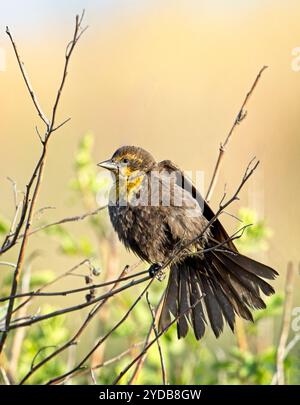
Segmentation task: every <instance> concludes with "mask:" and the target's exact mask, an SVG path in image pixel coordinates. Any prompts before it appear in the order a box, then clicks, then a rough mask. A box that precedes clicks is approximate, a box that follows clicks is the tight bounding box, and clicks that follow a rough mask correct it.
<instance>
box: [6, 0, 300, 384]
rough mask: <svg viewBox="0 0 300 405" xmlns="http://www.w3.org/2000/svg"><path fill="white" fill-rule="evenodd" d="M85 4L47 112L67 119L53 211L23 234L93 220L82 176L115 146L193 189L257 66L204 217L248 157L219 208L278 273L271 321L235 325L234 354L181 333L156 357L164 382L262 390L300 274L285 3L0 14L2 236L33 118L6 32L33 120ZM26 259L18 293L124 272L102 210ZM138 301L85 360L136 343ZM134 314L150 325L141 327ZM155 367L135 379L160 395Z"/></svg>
mask: <svg viewBox="0 0 300 405" xmlns="http://www.w3.org/2000/svg"><path fill="white" fill-rule="evenodd" d="M83 8H85V10H86V15H85V22H86V24H87V25H89V29H88V30H87V32H86V33H85V34H84V35H83V37H82V38H81V40H80V43H79V45H78V47H77V48H76V49H75V53H74V56H73V59H72V61H71V66H70V69H69V75H68V80H67V84H66V87H65V89H64V94H63V98H62V103H61V107H60V110H59V119H61V120H63V119H65V118H67V117H72V119H71V121H70V122H69V123H68V124H67V125H65V126H64V127H63V128H62V129H61V130H59V131H57V132H56V133H55V135H54V136H53V138H52V141H51V145H50V147H49V154H48V160H47V165H46V170H45V176H44V179H43V185H42V189H41V193H40V198H39V201H38V206H37V208H38V209H40V208H43V207H53V209H48V210H46V211H43V212H42V213H40V214H38V215H37V216H36V217H35V225H36V226H38V225H40V224H44V223H49V222H52V221H54V220H56V219H60V218H63V217H66V216H71V215H76V214H80V213H83V212H85V211H87V210H90V209H94V208H96V207H97V204H96V199H95V195H96V194H97V193H98V192H100V193H101V192H102V191H103V190H102V188H103V187H104V185H103V184H102V183H101V181H99V178H98V177H97V172H98V170H97V169H96V167H95V164H96V163H97V162H99V161H101V160H104V159H106V158H108V157H110V156H111V154H112V153H113V152H114V150H115V149H116V148H117V147H119V146H121V145H124V144H134V145H139V146H142V147H144V148H145V149H147V150H149V151H151V152H152V154H153V155H154V156H155V157H156V158H157V159H158V160H163V159H171V160H173V161H174V162H176V163H177V164H178V165H179V166H180V167H182V168H183V169H185V170H192V171H195V170H202V171H203V172H204V189H207V187H208V184H209V179H210V177H211V175H212V171H213V168H214V165H215V162H216V158H217V155H218V148H219V144H220V142H221V141H223V140H224V139H225V137H226V135H227V133H228V130H229V128H230V127H231V125H232V123H233V120H234V118H235V116H236V114H237V112H238V111H239V108H240V106H241V103H242V101H243V99H244V97H245V95H246V93H247V91H248V90H249V88H250V87H251V84H252V82H253V81H254V79H255V77H256V75H257V73H258V71H259V69H260V68H261V67H262V66H263V65H268V69H267V70H266V71H265V72H264V74H263V76H262V78H261V80H260V82H259V85H258V87H257V89H256V90H255V92H254V94H253V96H252V98H251V100H250V103H249V105H248V108H247V110H248V115H247V117H246V119H245V120H244V121H243V122H242V124H241V125H240V126H239V127H238V128H237V130H236V132H235V133H234V135H233V137H232V140H231V143H230V145H229V147H228V149H227V152H226V154H225V157H224V160H223V166H222V171H221V175H220V177H219V181H218V184H217V187H216V190H215V192H214V195H213V198H212V201H211V205H212V207H213V208H216V207H217V206H218V203H219V201H220V198H221V197H222V195H223V190H224V184H225V183H226V184H227V192H228V195H229V194H230V192H232V191H234V190H235V188H236V186H237V185H238V184H239V181H240V179H241V176H242V174H243V172H244V170H245V167H246V166H247V164H248V162H249V160H250V159H251V158H253V157H254V156H256V157H257V158H258V159H259V160H260V161H261V164H260V166H259V168H258V170H257V171H256V173H255V174H254V176H253V177H252V178H251V179H250V181H249V183H248V184H247V185H246V187H245V188H244V190H243V192H242V193H241V200H240V201H239V202H237V203H236V204H235V205H234V206H231V209H230V212H232V213H233V214H235V215H239V216H240V217H241V218H242V219H245V220H248V219H250V220H251V221H252V222H255V227H256V228H255V227H254V230H253V232H248V233H247V234H246V235H245V238H244V240H242V241H239V243H240V248H241V250H243V251H244V252H245V253H247V254H249V255H251V256H252V257H254V258H256V259H258V260H262V261H264V262H265V263H267V264H269V265H270V266H272V267H274V268H275V269H277V270H278V272H279V273H280V277H279V278H278V280H276V282H275V283H274V285H275V287H276V289H277V291H278V295H277V296H276V297H275V298H274V299H273V301H272V302H271V304H270V307H269V308H271V309H270V312H269V313H264V314H262V315H257V316H258V317H260V320H259V321H258V322H257V324H256V326H255V327H254V326H253V325H251V326H249V325H248V326H245V327H244V329H243V331H244V332H245V333H246V340H247V342H246V343H245V342H244V343H245V344H246V346H243V344H242V345H241V342H240V341H237V340H236V338H235V337H234V336H233V335H232V334H231V333H230V332H229V331H228V330H226V333H225V334H224V335H223V336H222V337H221V338H220V339H219V340H218V341H216V340H215V339H214V338H213V337H212V336H211V334H210V333H208V334H207V336H206V338H205V339H204V340H203V341H201V342H200V343H199V342H198V343H196V342H195V340H194V339H193V337H192V336H189V338H188V340H187V341H185V342H182V341H180V342H177V341H176V337H175V335H176V333H175V331H174V330H172V331H170V332H168V334H167V336H166V337H164V340H163V347H164V345H165V351H166V362H167V365H168V366H169V367H168V368H169V369H170V371H169V373H170V374H169V376H168V380H169V382H170V383H196V384H205V383H214V384H221V383H254V384H256V383H257V384H269V383H270V381H271V379H272V375H273V374H274V370H275V360H274V359H275V353H276V350H275V349H276V345H277V342H278V331H279V328H280V314H281V312H282V299H283V298H282V295H281V292H282V291H283V287H284V280H285V275H286V267H287V263H288V261H292V262H294V264H295V266H297V265H298V262H299V231H298V228H299V225H300V213H299V203H300V188H299V171H300V159H299V149H300V137H299V128H300V124H299V116H300V115H299V113H300V103H299V99H300V71H298V69H297V64H296V63H295V54H293V52H295V51H293V50H294V49H295V48H297V47H300V29H299V17H298V16H299V12H300V4H299V1H297V0H288V1H279V0H272V1H270V0H263V1H257V0H252V1H250V0H249V1H234V0H230V1H229V0H227V1H225V0H213V1H202V0H201V1H198V0H182V1H180V0H177V1H175V0H173V1H171V0H165V1H164V2H161V1H158V0H151V1H150V0H139V1H137V0H135V1H133V0H126V1H122V0H94V1H91V0H74V1H72V2H69V1H66V0H60V1H56V0H55V1H53V0H52V1H50V0H43V1H37V0H27V1H26V2H23V1H21V0H18V1H17V0H11V1H10V2H5V3H3V2H2V3H1V6H0V27H1V32H0V49H1V52H0V58H1V59H2V60H1V63H0V88H1V91H0V105H1V112H0V140H1V149H0V173H1V176H0V225H1V226H0V230H1V229H2V233H3V234H5V229H6V227H7V224H8V223H9V221H10V219H11V218H12V217H13V214H14V201H13V193H12V187H11V184H10V182H9V181H8V180H7V176H9V177H11V178H12V179H14V180H15V181H16V182H17V186H18V189H19V190H24V188H25V185H26V181H28V178H29V176H30V174H31V173H32V170H33V167H34V164H35V162H36V159H37V157H38V154H39V151H40V144H39V140H38V137H37V135H36V133H35V126H36V125H38V126H40V122H39V120H38V117H37V115H36V113H35V111H34V109H33V106H32V101H31V99H30V97H29V95H28V93H27V91H26V89H25V86H24V82H23V80H22V77H21V75H20V72H19V69H18V66H17V63H16V60H15V57H14V54H13V51H12V48H11V45H10V43H9V40H8V37H7V36H6V34H5V26H6V25H8V26H9V28H10V30H11V32H12V33H13V35H14V38H15V40H16V42H17V46H18V49H19V51H20V54H21V56H22V59H23V61H24V62H25V66H26V70H27V72H28V74H29V75H30V78H31V82H32V85H33V87H34V89H35V91H36V93H37V94H38V97H39V100H40V102H41V105H42V106H43V109H44V110H45V111H46V112H49V111H50V110H51V106H52V104H53V99H54V97H55V92H56V90H57V87H58V83H59V80H60V77H61V70H62V67H63V62H64V52H65V46H66V44H67V43H68V42H69V40H70V38H71V35H72V32H73V31H72V30H73V23H74V16H75V14H76V13H79V12H80V11H81V10H82V9H83ZM54 207H55V209H54ZM223 220H224V223H225V224H226V226H227V227H228V229H229V230H230V231H234V230H236V228H237V223H236V221H234V220H233V219H232V218H231V217H229V216H226V217H225V216H224V219H223ZM0 236H1V235H0ZM16 253H17V249H14V250H12V251H10V252H9V253H8V254H7V256H6V258H5V260H7V261H15V260H16ZM32 253H34V260H29V261H30V263H29V264H28V266H30V271H31V274H32V280H33V281H32V282H34V277H35V276H36V277H37V276H38V275H45V279H43V282H45V280H48V279H49V278H50V279H51V277H55V276H57V275H58V274H61V273H63V272H65V271H66V270H67V269H68V268H70V267H72V266H73V265H75V264H76V263H78V262H79V261H80V260H81V259H82V258H86V257H89V256H92V257H93V258H94V259H93V260H95V263H96V264H95V266H97V267H99V268H100V269H101V270H102V276H101V275H100V276H99V277H100V278H99V279H101V277H102V279H103V277H109V278H112V275H116V274H118V272H119V271H120V270H121V268H122V266H124V265H125V264H132V263H135V262H136V258H135V257H134V256H133V255H131V254H128V253H126V252H125V251H124V248H123V247H122V246H121V245H120V244H119V243H118V242H117V241H116V240H115V238H114V236H113V234H112V233H111V228H110V225H109V223H108V221H107V216H106V213H105V212H104V213H101V215H99V217H98V218H96V220H94V221H86V222H80V223H73V224H70V225H68V226H65V227H63V228H59V229H57V228H55V229H54V230H53V231H52V232H47V233H43V234H39V236H32V238H31V239H30V245H29V247H28V253H27V256H30V254H32ZM141 268H143V267H141ZM10 271H11V269H7V268H5V269H4V268H3V269H2V271H1V277H2V279H3V282H2V286H3V291H4V292H3V293H5V292H7V291H8V290H7V289H6V288H7V287H6V282H7V283H8V282H9V273H10ZM5 280H6V281H5ZM7 280H8V281H7ZM295 280H296V281H295V296H294V306H297V305H299V304H300V299H299V294H298V291H299V287H300V277H299V273H297V275H296V279H295ZM35 282H36V283H37V284H36V285H38V283H42V281H40V280H36V281H35ZM71 282H72V284H71V285H72V286H73V285H74V287H75V286H78V285H82V280H81V279H80V278H76V277H74V278H72V279H71V280H63V281H62V282H61V284H60V287H61V288H63V287H65V288H67V287H70V283H71ZM32 285H33V284H32ZM164 285H165V284H164ZM163 287H164V286H163V285H161V284H160V283H157V285H156V286H154V288H153V291H152V292H151V293H150V297H151V294H152V300H153V304H155V303H156V302H157V299H158V298H159V294H160V293H161V291H162V290H163ZM137 291H139V289H138V288H137ZM76 299H77V300H78V296H77V298H75V297H74V296H73V297H71V298H69V297H64V298H59V299H57V298H56V299H55V300H47V301H42V300H39V303H36V304H34V303H33V304H32V307H31V308H30V309H31V310H32V311H33V310H34V308H35V305H36V307H39V306H42V310H44V309H43V308H44V306H45V304H46V303H47V305H51V306H52V307H59V306H60V305H66V303H67V304H73V303H74V302H76V301H74V300H76ZM131 300H132V292H131V293H129V294H128V295H126V294H124V296H123V297H121V298H117V299H115V301H111V305H112V306H113V308H112V309H110V311H112V313H111V314H109V315H108V314H106V315H105V314H104V315H102V318H101V317H100V318H99V322H98V323H97V322H95V323H94V325H93V327H92V329H91V332H90V333H89V334H88V335H87V337H86V342H87V343H85V344H84V345H83V347H78V348H77V349H76V353H75V352H74V353H73V352H72V353H71V354H70V353H69V354H68V356H66V358H64V357H62V359H60V360H57V363H53V364H54V365H53V367H52V368H47V367H46V368H44V369H41V370H40V371H39V372H38V373H37V374H36V376H37V377H34V378H36V379H34V378H33V379H32V382H36V383H41V382H43V381H45V379H46V378H48V377H49V378H50V377H51V376H52V375H55V373H56V374H57V373H59V370H64V369H65V368H66V367H68V366H69V365H70V362H71V363H72V361H73V362H74V361H75V360H74V359H76V358H80V354H82V353H85V350H84V349H86V348H87V347H88V345H89V344H90V345H92V344H93V342H94V341H95V339H96V337H97V336H98V335H99V334H101V333H103V329H105V328H108V326H107V325H106V324H107V323H108V322H110V321H111V320H112V319H117V316H118V314H119V311H121V310H122V311H124V310H126V308H127V307H128V305H129V303H130V302H131ZM41 302H42V303H41ZM114 305H115V307H114ZM143 305H144V304H143ZM143 305H141V307H140V308H141V309H139V310H137V311H136V313H135V316H134V317H133V319H130V320H129V321H128V324H127V326H124V327H122V328H121V329H120V332H117V333H116V335H115V337H114V338H113V340H112V342H113V343H112V345H110V346H109V348H108V349H107V348H103V350H102V352H101V353H98V357H99V358H96V359H93V361H95V362H97V361H100V362H101V359H103V358H109V357H112V356H113V354H116V353H119V352H122V350H125V349H126V347H127V346H128V345H127V346H126V343H128V342H130V341H131V342H132V339H133V337H134V341H139V340H141V339H143V337H144V336H145V334H146V333H147V328H148V327H149V322H150V319H151V316H150V314H149V313H148V312H147V311H148V310H147V305H146V304H145V305H144V306H143ZM3 310H4V309H3ZM45 310H47V309H45ZM145 312H147V317H148V319H149V322H148V323H147V324H145V325H144V316H145V315H144V313H145ZM261 312H262V313H263V312H264V311H261ZM83 316H84V315H83V314H80V315H78V318H77V319H74V317H73V318H72V317H66V318H65V319H64V320H63V321H62V322H61V324H59V325H56V328H57V330H59V331H60V332H61V334H60V337H61V338H62V341H63V338H64V337H65V336H66V335H68V333H70V330H72V329H73V328H76V325H77V327H78V326H79V324H78V323H77V322H78V320H80V319H84V318H83ZM80 317H81V318H80ZM108 319H109V321H108ZM46 327H48V328H50V329H49V330H52V333H53V334H54V335H55V336H52V340H55V341H56V340H57V339H58V341H57V342H56V343H55V344H60V343H61V341H60V340H59V339H60V338H59V337H58V334H57V333H55V330H56V329H55V328H53V325H51V324H50V325H48V326H47V325H46V326H45V328H46ZM41 328H42V324H41V326H39V327H37V328H36V330H33V331H32V332H30V333H31V334H32V336H31V335H30V334H29V335H27V336H25V337H24V339H25V340H24V342H25V343H24V345H23V349H22V350H23V351H22V350H21V351H20V354H19V356H18V358H17V361H16V370H14V372H15V375H16V378H19V377H21V376H22V375H23V374H24V373H25V372H26V370H27V369H28V367H29V366H30V359H31V360H32V357H33V356H34V354H35V353H36V352H37V351H38V350H39V349H40V347H42V346H46V345H49V344H52V343H51V342H49V340H51V339H50V337H49V336H48V335H47V333H46V332H45V330H43V329H41ZM34 333H36V335H34ZM39 334H44V335H45V336H48V338H46V337H45V336H44V335H43V336H44V340H45V341H44V340H42V338H41V336H40V335H39ZM292 334H293V331H291V336H292ZM26 339H27V340H26ZM38 341H39V343H38ZM11 344H12V343H11ZM191 347H192V350H191V349H190V348H191ZM49 350H51V349H49ZM135 350H137V349H135ZM190 352H192V354H193V355H192V356H190V357H189V358H188V361H186V362H185V363H186V364H184V362H183V361H182V359H183V358H186V357H187V356H188V355H189V353H190ZM195 352H196V353H198V355H197V356H195V355H194V353H195ZM291 353H292V355H293V356H294V357H293V356H291V358H290V359H289V361H288V363H287V367H290V368H289V369H288V373H287V376H288V377H287V378H288V382H290V383H299V381H300V368H299V367H300V365H299V363H297V361H296V358H297V356H298V355H299V353H298V352H297V348H295V349H294V350H293V351H292V352H291ZM42 355H44V354H41V356H42ZM131 355H132V353H129V355H128V356H127V357H126V356H125V357H124V358H123V359H122V360H121V361H120V362H118V364H116V365H113V366H111V368H108V369H105V370H104V369H102V370H103V371H102V372H97V373H98V374H97V381H98V383H105V382H106V383H109V382H110V380H111V379H112V378H111V375H112V374H116V373H117V372H118V371H119V370H121V369H122V365H123V366H124V365H125V364H127V362H128V360H129V358H130V356H131ZM298 357H299V356H298ZM99 359H100V360H99ZM28 362H29V363H28ZM172 365H174V367H171V366H172ZM55 367H56V368H55ZM159 367H160V366H159V358H158V354H157V349H156V348H155V347H154V348H153V349H151V352H150V355H149V358H148V360H147V361H146V363H145V366H144V370H143V371H142V372H141V373H140V375H139V380H138V381H139V382H141V383H149V382H152V383H160V381H161V376H160V368H159ZM241 367H244V369H243V371H241ZM204 370H205V373H204ZM43 373H44V374H43ZM47 373H48V374H47ZM241 373H242V375H240V374H241ZM80 378H82V379H81V380H80ZM76 381H77V382H83V383H90V380H89V378H88V377H78V380H76V379H74V381H73V383H76ZM124 382H126V381H124Z"/></svg>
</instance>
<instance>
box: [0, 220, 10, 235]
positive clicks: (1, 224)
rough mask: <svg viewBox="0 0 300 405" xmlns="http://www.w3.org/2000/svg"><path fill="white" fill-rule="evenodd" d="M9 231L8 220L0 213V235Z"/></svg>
mask: <svg viewBox="0 0 300 405" xmlns="http://www.w3.org/2000/svg"><path fill="white" fill-rule="evenodd" d="M7 232H9V225H8V221H7V220H6V219H5V218H3V217H2V216H1V215H0V235H4V234H7Z"/></svg>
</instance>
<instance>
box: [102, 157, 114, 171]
mask: <svg viewBox="0 0 300 405" xmlns="http://www.w3.org/2000/svg"><path fill="white" fill-rule="evenodd" d="M97 166H100V167H103V169H107V170H111V171H113V170H117V169H118V166H117V164H116V163H115V162H113V161H112V160H110V159H109V160H104V161H103V162H100V163H98V164H97Z"/></svg>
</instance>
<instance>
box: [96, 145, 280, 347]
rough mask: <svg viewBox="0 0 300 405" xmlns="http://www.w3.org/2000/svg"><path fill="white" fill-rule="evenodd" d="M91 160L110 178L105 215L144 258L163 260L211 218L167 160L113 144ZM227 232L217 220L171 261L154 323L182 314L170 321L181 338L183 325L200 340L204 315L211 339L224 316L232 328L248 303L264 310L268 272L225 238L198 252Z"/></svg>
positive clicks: (165, 322) (268, 292)
mask: <svg viewBox="0 0 300 405" xmlns="http://www.w3.org/2000/svg"><path fill="white" fill-rule="evenodd" d="M99 166H101V167H104V168H107V169H109V170H111V171H112V172H113V173H114V174H115V177H116V179H115V180H116V181H115V185H114V186H113V187H112V190H111V193H110V204H109V215H110V219H111V222H112V225H113V227H114V229H115V231H116V232H117V234H118V236H119V239H120V240H121V241H122V242H123V244H124V245H125V246H126V248H128V249H131V250H132V251H133V252H134V253H135V254H136V255H137V256H139V257H140V258H141V259H143V260H145V261H147V262H148V263H151V264H162V263H164V262H165V261H166V260H168V259H169V258H170V257H171V256H172V255H173V253H174V249H176V248H178V246H180V244H186V242H188V241H190V240H193V239H194V238H195V237H197V236H198V235H199V234H201V233H203V230H204V229H205V227H206V225H207V223H208V221H209V220H210V219H211V218H212V217H213V216H214V213H213V211H212V210H211V209H210V208H209V206H208V205H207V204H206V202H205V201H204V200H203V198H202V197H201V195H200V193H199V192H198V191H197V190H196V189H195V187H194V186H193V185H192V184H191V183H190V182H189V181H188V179H186V178H185V177H184V175H183V173H182V171H181V170H180V169H179V168H178V167H176V166H175V165H174V164H173V163H172V162H171V161H169V160H165V161H162V162H159V163H157V162H156V161H155V160H154V158H153V157H152V156H151V154H150V153H148V152H147V151H145V150H144V149H142V148H139V147H135V146H124V147H121V148H119V149H118V150H117V151H116V152H115V153H114V155H113V156H112V158H111V159H110V160H108V161H105V162H102V163H100V164H99ZM170 176H171V177H170ZM150 179H151V180H150ZM168 196H169V197H168ZM178 197H180V198H179V200H180V204H178ZM168 198H169V199H168ZM153 201H154V204H153ZM157 201H158V202H159V204H157ZM165 202H167V203H165ZM228 238H229V237H228V234H227V233H226V231H225V229H224V228H223V226H222V224H221V223H220V221H219V220H218V219H217V220H216V221H215V222H214V223H213V225H212V226H211V227H210V229H209V230H206V231H205V232H204V234H203V236H202V237H201V238H200V239H198V240H197V242H196V243H194V244H193V245H192V246H191V247H190V248H189V249H185V250H184V251H183V252H182V254H181V255H180V257H178V258H177V260H175V261H173V262H172V264H171V266H170V275H169V280H168V285H167V290H166V294H165V298H164V303H163V308H162V312H161V316H160V321H159V327H160V329H163V328H164V327H165V326H167V325H168V324H169V323H170V321H171V315H173V316H175V317H176V316H178V315H179V316H180V314H182V313H185V314H184V315H183V316H180V317H179V319H178V321H177V331H178V337H179V338H180V337H184V336H186V334H187V332H188V328H189V324H190V325H191V326H192V328H193V330H194V333H195V337H196V338H197V339H200V338H201V337H202V336H203V334H204V332H205V328H206V324H207V322H208V321H209V323H210V325H211V327H212V330H213V332H214V334H215V335H216V336H217V337H218V336H219V335H220V333H221V332H222V331H223V327H224V321H225V322H227V323H228V325H229V326H230V328H231V329H232V330H234V324H235V316H236V315H238V316H241V317H242V318H244V319H247V320H253V318H252V314H251V309H256V308H257V309H261V308H265V303H264V301H263V300H262V298H261V296H260V292H263V293H264V294H265V295H271V294H273V293H274V290H273V288H272V287H271V286H270V285H269V284H268V283H267V282H266V281H265V280H264V279H274V278H275V277H276V275H277V274H278V273H277V272H276V271H275V270H273V269H272V268H270V267H268V266H266V265H264V264H262V263H259V262H257V261H255V260H252V259H250V258H248V257H246V256H243V255H241V254H240V253H238V251H237V249H236V248H235V246H234V244H233V243H232V242H231V241H230V242H227V243H226V245H224V246H225V247H226V249H218V250H210V251H208V252H206V253H205V254H203V252H201V250H202V249H203V248H207V247H213V246H215V245H216V244H218V243H220V242H224V241H225V240H227V239H228ZM202 296H203V299H202V300H200V298H201V297H202ZM191 306H193V307H192V309H191V310H189V311H187V310H188V308H189V307H191Z"/></svg>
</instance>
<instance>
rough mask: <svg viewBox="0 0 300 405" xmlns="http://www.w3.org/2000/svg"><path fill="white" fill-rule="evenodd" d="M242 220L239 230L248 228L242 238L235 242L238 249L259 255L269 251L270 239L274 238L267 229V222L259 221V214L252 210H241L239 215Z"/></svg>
mask: <svg viewBox="0 0 300 405" xmlns="http://www.w3.org/2000/svg"><path fill="white" fill-rule="evenodd" d="M238 217H239V219H240V220H241V223H240V224H239V228H241V226H244V225H248V224H252V225H251V226H248V227H247V228H246V229H245V230H244V232H243V234H242V236H241V237H240V238H239V239H237V240H235V244H236V246H237V248H238V249H239V250H240V251H241V252H243V253H257V252H260V251H265V250H267V249H268V247H269V245H268V239H269V238H270V237H271V236H272V231H271V229H270V228H269V227H267V225H266V223H265V221H263V220H258V218H257V214H256V212H255V211H254V210H252V209H250V208H241V209H240V210H239V213H238Z"/></svg>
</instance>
